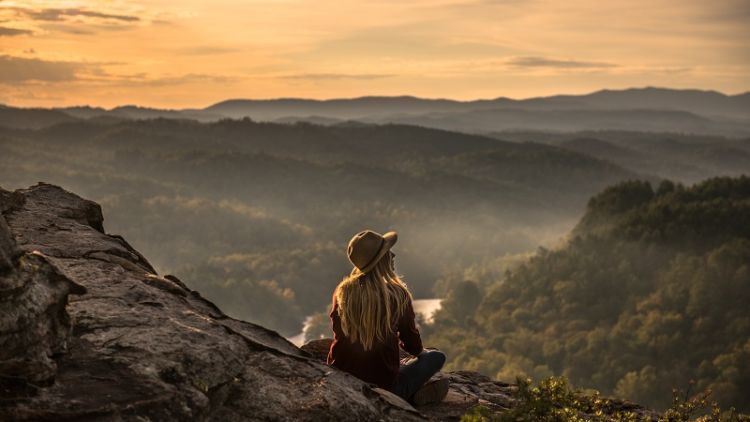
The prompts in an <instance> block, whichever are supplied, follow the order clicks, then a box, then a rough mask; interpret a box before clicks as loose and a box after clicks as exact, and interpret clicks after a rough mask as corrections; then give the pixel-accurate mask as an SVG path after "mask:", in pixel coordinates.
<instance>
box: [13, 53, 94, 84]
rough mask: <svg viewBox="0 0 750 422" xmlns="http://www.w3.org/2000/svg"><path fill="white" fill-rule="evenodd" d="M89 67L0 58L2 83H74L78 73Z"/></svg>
mask: <svg viewBox="0 0 750 422" xmlns="http://www.w3.org/2000/svg"><path fill="white" fill-rule="evenodd" d="M87 67H88V65H86V64H82V63H75V62H60V61H48V60H41V59H27V58H24V57H14V56H8V55H2V56H0V83H17V82H27V81H45V82H62V81H73V80H75V79H77V75H78V73H79V72H80V71H83V70H85V69H86V68H87Z"/></svg>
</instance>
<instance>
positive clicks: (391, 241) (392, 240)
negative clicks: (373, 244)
mask: <svg viewBox="0 0 750 422" xmlns="http://www.w3.org/2000/svg"><path fill="white" fill-rule="evenodd" d="M397 240H398V233H396V232H388V233H386V234H384V235H383V244H382V245H381V246H380V250H379V251H378V253H377V255H375V259H373V260H372V262H371V263H370V264H369V265H368V266H366V267H365V268H360V269H359V270H360V271H361V272H363V273H366V272H369V271H370V270H372V269H373V268H375V266H376V265H378V262H380V260H381V259H383V257H384V256H385V254H386V253H388V251H390V250H391V248H392V247H393V245H395V244H396V241H397Z"/></svg>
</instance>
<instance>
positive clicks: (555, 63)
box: [505, 56, 617, 69]
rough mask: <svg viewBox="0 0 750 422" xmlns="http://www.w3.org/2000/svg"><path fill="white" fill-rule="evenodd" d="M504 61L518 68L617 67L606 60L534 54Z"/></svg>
mask: <svg viewBox="0 0 750 422" xmlns="http://www.w3.org/2000/svg"><path fill="white" fill-rule="evenodd" d="M505 63H506V64H508V65H510V66H513V67H519V68H553V69H602V68H612V67H617V65H616V64H613V63H606V62H591V61H579V60H560V59H552V58H548V57H536V56H527V57H513V58H511V59H508V60H506V61H505Z"/></svg>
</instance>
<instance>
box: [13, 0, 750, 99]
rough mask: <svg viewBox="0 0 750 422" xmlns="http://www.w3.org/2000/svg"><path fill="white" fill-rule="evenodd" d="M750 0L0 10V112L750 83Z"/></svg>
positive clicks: (37, 4) (159, 0)
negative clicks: (2, 108)
mask: <svg viewBox="0 0 750 422" xmlns="http://www.w3.org/2000/svg"><path fill="white" fill-rule="evenodd" d="M749 39H750V0H711V1H708V0H563V1H560V0H415V1H408V0H400V1H396V0H367V1H364V0H346V1H329V0H243V1H240V0H212V1H197V0H132V1H130V0H129V1H121V0H100V1H86V0H81V1H66V0H58V1H49V0H27V1H14V0H0V103H5V104H10V105H17V106H45V107H48V106H62V105H81V104H91V105H98V106H105V107H112V106H116V105H122V104H139V105H144V106H154V107H174V108H185V107H205V106H207V105H210V104H212V103H214V102H218V101H221V100H224V99H228V98H276V97H307V98H335V97H355V96H361V95H416V96H421V97H429V98H437V97H444V98H455V99H464V100H467V99H476V98H495V97H499V96H507V97H512V98H526V97H533V96H541V95H553V94H559V93H573V94H578V93H587V92H591V91H595V90H598V89H602V88H611V89H619V88H628V87H643V86H663V87H671V88H698V89H713V90H718V91H721V92H724V93H728V94H736V93H740V92H744V91H747V90H748V89H750V43H748V41H747V40H749Z"/></svg>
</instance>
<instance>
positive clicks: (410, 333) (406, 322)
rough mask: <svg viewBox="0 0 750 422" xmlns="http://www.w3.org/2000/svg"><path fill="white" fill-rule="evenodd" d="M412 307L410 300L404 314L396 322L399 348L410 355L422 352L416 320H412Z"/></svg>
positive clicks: (413, 316)
mask: <svg viewBox="0 0 750 422" xmlns="http://www.w3.org/2000/svg"><path fill="white" fill-rule="evenodd" d="M415 317H416V316H415V315H414V307H413V306H412V304H411V300H409V302H407V304H406V309H405V310H404V314H403V315H401V319H400V320H399V322H398V338H399V339H400V340H401V341H400V345H401V348H402V349H404V350H406V351H407V352H409V354H410V355H412V356H417V355H419V354H420V353H422V337H421V336H420V335H419V330H418V329H417V325H416V322H415V321H414V318H415Z"/></svg>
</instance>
